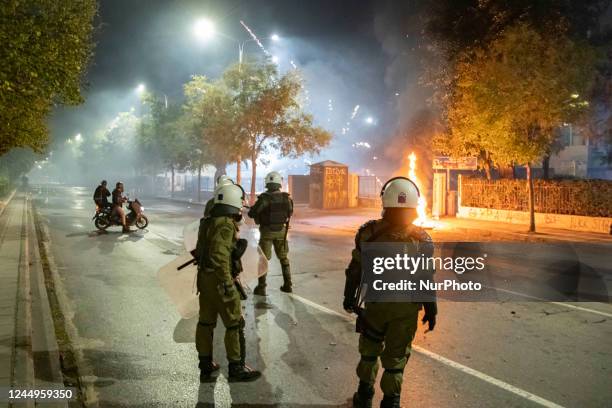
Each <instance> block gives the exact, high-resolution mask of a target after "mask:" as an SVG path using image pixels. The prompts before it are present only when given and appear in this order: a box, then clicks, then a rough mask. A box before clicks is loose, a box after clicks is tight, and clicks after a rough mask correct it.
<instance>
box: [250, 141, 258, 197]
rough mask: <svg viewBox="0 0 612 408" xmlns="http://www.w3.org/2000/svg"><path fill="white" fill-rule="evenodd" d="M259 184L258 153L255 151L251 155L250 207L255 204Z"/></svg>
mask: <svg viewBox="0 0 612 408" xmlns="http://www.w3.org/2000/svg"><path fill="white" fill-rule="evenodd" d="M256 183H257V153H256V152H255V149H253V152H252V153H251V196H250V197H249V205H253V204H255V191H256V190H255V187H256Z"/></svg>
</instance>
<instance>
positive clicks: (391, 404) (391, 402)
mask: <svg viewBox="0 0 612 408" xmlns="http://www.w3.org/2000/svg"><path fill="white" fill-rule="evenodd" d="M380 408H400V396H399V395H385V396H384V397H383V399H382V400H381V401H380Z"/></svg>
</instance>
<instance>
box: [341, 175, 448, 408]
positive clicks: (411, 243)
mask: <svg viewBox="0 0 612 408" xmlns="http://www.w3.org/2000/svg"><path fill="white" fill-rule="evenodd" d="M381 197H382V203H383V213H382V219H378V220H371V221H368V222H367V223H365V224H364V225H363V226H361V227H360V228H359V231H358V232H357V235H356V236H355V249H354V250H353V253H352V259H351V262H350V264H349V266H348V268H347V269H346V284H345V288H344V302H343V307H344V309H345V310H346V311H347V312H349V313H350V312H354V313H357V315H358V331H359V332H360V337H359V353H360V354H361V359H360V361H359V364H358V366H357V376H358V377H359V388H358V390H357V392H356V393H355V394H354V395H353V407H355V408H369V407H371V406H372V398H373V396H374V381H375V380H376V375H377V372H378V359H379V358H380V361H381V363H382V366H383V368H384V370H385V371H384V373H383V374H382V377H381V380H380V388H381V389H382V391H383V393H384V397H383V399H382V401H381V404H380V406H381V408H387V407H389V408H391V407H399V406H400V393H401V389H402V381H403V373H404V368H405V366H406V363H407V362H408V357H410V350H411V345H412V339H413V338H414V334H415V332H416V329H417V321H418V313H419V309H420V308H421V305H422V306H423V307H424V309H425V315H424V317H423V323H425V322H427V323H428V324H429V330H433V329H434V326H435V324H436V314H437V306H436V302H435V301H434V302H428V303H423V304H421V303H411V302H376V303H375V302H366V303H365V305H364V308H363V309H362V308H361V306H360V304H359V302H360V300H359V292H360V286H361V281H362V271H361V247H362V245H363V244H364V243H366V242H390V243H391V242H399V243H405V244H408V245H407V246H406V248H408V250H410V251H412V252H413V255H414V256H417V255H418V254H423V255H424V256H426V257H427V256H432V255H433V243H432V241H431V238H430V237H429V235H428V234H427V233H426V232H425V230H423V229H422V228H420V227H417V226H415V225H413V222H414V220H416V219H417V211H416V208H417V204H418V199H419V190H418V188H417V187H416V185H415V184H414V183H413V182H412V181H411V180H409V179H407V178H405V177H396V178H394V179H391V180H389V181H388V182H387V183H386V184H385V186H384V187H383V189H382V191H381Z"/></svg>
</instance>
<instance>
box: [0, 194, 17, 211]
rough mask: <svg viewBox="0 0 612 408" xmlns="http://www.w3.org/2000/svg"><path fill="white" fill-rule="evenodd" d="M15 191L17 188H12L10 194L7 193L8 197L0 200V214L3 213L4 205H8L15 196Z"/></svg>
mask: <svg viewBox="0 0 612 408" xmlns="http://www.w3.org/2000/svg"><path fill="white" fill-rule="evenodd" d="M16 192H17V189H15V190H13V192H12V193H11V194H9V197H8V198H7V199H6V201H2V204H3V205H2V208H0V216H1V215H2V214H3V213H4V209H5V208H6V207H8V205H9V204H10V202H11V200H12V199H13V197H14V196H15V193H16Z"/></svg>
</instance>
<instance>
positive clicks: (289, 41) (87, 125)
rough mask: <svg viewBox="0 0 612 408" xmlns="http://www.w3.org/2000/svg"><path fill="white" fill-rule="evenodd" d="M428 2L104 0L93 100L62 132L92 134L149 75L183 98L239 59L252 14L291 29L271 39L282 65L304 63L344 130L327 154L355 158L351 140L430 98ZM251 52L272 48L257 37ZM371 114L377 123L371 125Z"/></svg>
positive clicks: (322, 103) (64, 113)
mask: <svg viewBox="0 0 612 408" xmlns="http://www.w3.org/2000/svg"><path fill="white" fill-rule="evenodd" d="M421 3H422V2H414V1H413V2H410V1H403V2H392V1H347V0H340V1H338V0H334V1H325V0H317V1H313V0H309V1H289V0H271V1H240V0H227V1H202V0H198V1H191V0H186V1H171V0H166V1H163V0H103V1H101V2H100V10H99V11H100V12H99V18H98V21H97V30H96V35H95V41H96V44H97V45H96V48H95V55H94V58H93V60H92V63H91V66H90V68H89V72H88V74H87V76H86V92H85V96H86V98H87V100H86V103H85V104H83V105H81V106H79V107H67V108H59V109H58V110H57V111H56V113H55V115H54V116H53V118H52V120H51V127H52V135H53V138H54V139H55V140H56V141H61V140H64V139H65V138H67V137H71V136H72V135H74V134H76V133H82V134H83V135H84V136H85V137H86V136H87V134H91V133H93V132H95V131H96V130H98V129H101V128H104V126H105V124H106V123H108V122H109V121H110V120H111V119H112V118H113V117H114V116H115V115H116V114H117V113H118V112H120V111H126V110H129V109H130V108H131V107H136V108H137V107H138V103H139V101H138V96H137V94H136V93H135V92H134V89H135V87H136V86H137V85H138V84H139V83H145V84H146V86H147V89H149V90H152V91H155V92H158V93H164V94H167V95H168V97H169V98H171V99H173V100H177V101H180V98H181V94H182V88H181V86H182V84H184V83H185V82H187V81H188V80H189V78H190V76H191V75H193V74H204V75H207V76H209V77H213V78H215V77H218V76H219V75H220V74H221V72H222V71H223V69H224V68H225V67H227V66H228V65H229V64H231V63H232V62H236V61H237V59H238V49H237V48H238V47H237V44H236V43H235V42H234V41H233V40H231V39H229V38H233V39H236V40H239V41H244V40H246V39H248V38H250V37H249V35H248V33H247V32H246V31H245V30H244V29H243V27H242V26H241V25H240V20H244V21H245V23H246V24H247V25H249V26H250V28H251V29H252V30H253V31H254V32H255V34H256V35H257V36H258V37H260V38H262V39H263V38H265V37H269V36H270V35H272V34H273V33H276V34H278V35H279V36H280V37H281V41H279V42H277V43H272V42H271V41H269V40H262V42H264V44H265V45H266V46H269V49H270V51H271V52H272V53H273V54H274V55H278V56H279V58H280V63H279V69H280V70H281V71H284V70H287V69H289V68H290V65H289V61H290V60H293V61H294V62H295V63H296V64H297V66H298V67H299V69H300V70H301V71H302V73H303V76H304V78H305V80H306V87H307V89H308V90H309V91H310V94H309V95H310V99H311V104H310V106H309V107H308V108H307V109H306V110H307V111H309V112H310V113H313V114H314V116H315V120H316V122H317V123H318V124H320V125H322V126H324V127H326V128H328V129H329V130H331V131H332V132H333V133H334V134H335V136H336V137H335V138H334V142H333V143H332V146H331V147H330V149H329V150H328V153H329V154H327V155H325V157H323V158H329V157H328V156H329V155H333V156H334V157H335V158H336V159H340V160H342V159H344V157H342V156H345V155H346V156H347V157H346V158H347V160H348V159H355V152H350V151H349V150H350V146H351V144H353V143H356V142H359V141H367V142H369V143H371V144H372V145H376V141H377V140H383V139H385V138H386V137H388V136H389V135H390V134H393V133H394V132H395V131H396V128H397V127H398V123H399V122H400V120H399V116H404V117H405V116H410V112H411V111H415V110H417V109H418V108H417V107H419V106H423V105H424V97H423V96H422V95H419V93H418V92H416V91H415V87H416V86H417V85H416V84H417V82H418V75H419V73H420V71H419V65H418V58H419V57H418V55H417V53H415V44H417V43H418V41H419V39H418V37H419V32H420V27H419V26H418V22H417V21H416V17H415V15H416V12H417V11H418V5H420V4H421ZM199 17H206V18H209V19H210V20H212V21H214V22H215V26H216V30H217V31H218V32H219V33H220V35H216V36H215V38H214V39H212V40H211V41H210V42H207V43H205V44H203V43H201V42H198V41H197V39H196V38H195V37H194V35H193V31H192V30H193V24H194V21H196V20H197V19H198V18H199ZM226 37H227V38H226ZM245 53H246V54H247V56H249V55H250V56H254V57H260V56H262V55H263V54H262V52H261V50H259V48H258V47H257V45H256V44H255V43H254V42H250V43H249V44H248V45H247V46H246V48H245ZM329 99H332V105H333V111H330V110H329ZM402 100H403V101H404V102H403V103H402V102H401V101H402ZM406 101H409V103H408V104H407V103H406ZM355 105H360V109H359V114H358V115H357V116H356V117H355V123H352V124H351V130H350V133H348V134H346V135H342V134H341V128H342V127H344V126H345V124H346V122H347V120H348V119H349V118H350V116H351V112H352V111H353V109H354V107H355ZM402 105H404V106H402ZM367 117H373V118H374V119H375V121H376V125H375V126H366V125H364V122H365V119H366V118H367ZM359 154H361V155H362V156H363V155H366V156H367V154H370V155H372V154H375V153H373V151H372V152H359ZM359 154H358V156H359ZM364 157H365V156H364Z"/></svg>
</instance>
